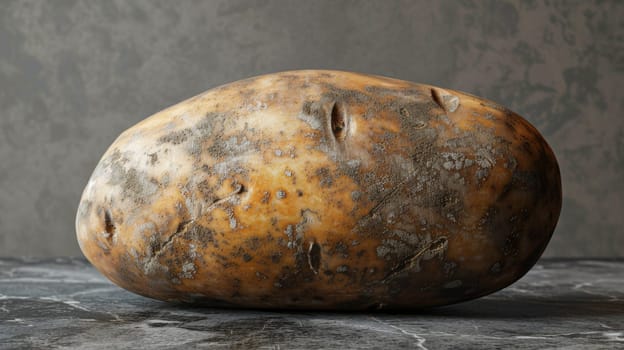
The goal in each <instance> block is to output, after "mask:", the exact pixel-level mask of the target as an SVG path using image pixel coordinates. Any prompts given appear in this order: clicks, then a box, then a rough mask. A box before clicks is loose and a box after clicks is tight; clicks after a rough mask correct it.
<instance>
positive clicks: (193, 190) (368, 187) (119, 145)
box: [76, 70, 561, 309]
mask: <svg viewBox="0 0 624 350" xmlns="http://www.w3.org/2000/svg"><path fill="white" fill-rule="evenodd" d="M560 181H561V180H560V174H559V168H558V165H557V161H556V159H555V156H554V154H553V151H552V150H551V149H550V147H549V146H548V144H547V143H546V141H545V140H544V139H543V138H542V136H541V135H540V134H539V132H538V131H537V130H536V129H535V128H534V127H533V126H531V125H530V124H529V123H528V122H527V121H526V120H524V119H523V118H522V117H520V116H518V115H517V114H515V113H513V112H511V111H509V110H508V109H506V108H504V107H501V106H499V105H497V104H495V103H493V102H490V101H487V100H484V99H481V98H478V97H475V96H472V95H468V94H465V93H461V92H458V91H453V90H444V89H440V88H437V87H433V86H429V85H421V84H414V83H410V82H406V81H401V80H395V79H389V78H383V77H378V76H371V75H363V74H356V73H348V72H339V71H314V70H308V71H293V72H284V73H278V74H270V75H265V76H260V77H255V78H251V79H247V80H242V81H238V82H234V83H231V84H228V85H224V86H221V87H218V88H215V89H212V90H209V91H207V92H205V93H203V94H201V95H198V96H196V97H193V98H191V99H189V100H186V101H184V102H181V103H179V104H177V105H175V106H173V107H170V108H168V109H166V110H164V111H162V112H159V113H156V114H155V115H153V116H151V117H149V118H147V119H145V120H144V121H142V122H140V123H139V124H137V125H135V126H134V127H132V128H130V129H128V130H127V131H125V132H124V133H123V134H121V136H119V138H118V139H117V140H116V141H115V142H114V143H113V145H112V146H111V147H110V148H109V149H108V151H107V152H106V153H105V154H104V156H103V158H102V160H101V161H100V163H99V164H98V166H97V167H96V169H95V171H94V173H93V175H92V177H91V179H90V180H89V182H88V185H87V186H86V189H85V190H84V194H83V196H82V200H81V202H80V206H79V208H78V214H77V218H76V229H77V236H78V241H79V243H80V247H81V249H82V251H83V252H84V254H85V256H86V257H87V258H88V259H89V261H91V263H93V265H94V266H95V267H96V268H97V269H98V270H99V271H101V272H102V273H103V274H104V275H105V276H107V277H108V278H110V279H111V280H112V281H113V282H114V283H116V284H118V285H119V286H121V287H123V288H126V289H128V290H130V291H132V292H135V293H138V294H141V295H144V296H148V297H151V298H155V299H160V300H165V301H180V302H196V303H202V304H205V305H213V306H214V305H216V306H231V307H252V308H285V309H379V308H390V309H392V308H421V307H428V306H435V305H443V304H449V303H455V302H459V301H463V300H468V299H472V298H476V297H479V296H482V295H485V294H488V293H492V292H494V291H496V290H498V289H501V288H503V287H505V286H507V285H509V284H511V283H513V282H514V281H516V280H517V279H518V278H520V277H521V276H522V275H523V274H525V273H526V272H527V271H528V270H529V269H530V268H531V266H532V265H533V264H534V263H535V262H536V261H537V259H538V258H539V257H540V255H541V253H542V252H543V250H544V248H545V247H546V244H547V243H548V241H549V239H550V237H551V235H552V232H553V230H554V228H555V225H556V222H557V219H558V216H559V212H560V207H561V182H560Z"/></svg>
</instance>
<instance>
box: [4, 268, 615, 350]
mask: <svg viewBox="0 0 624 350" xmlns="http://www.w3.org/2000/svg"><path fill="white" fill-rule="evenodd" d="M33 348H34V349H37V348H45V349H54V348H59V349H114V348H138V349H143V348H146V349H171V348H184V349H189V348H217V349H221V348H235V349H236V348H239V349H255V348H259V349H317V348H322V349H345V348H362V349H379V348H415V349H451V348H497V349H499V348H519V349H537V348H539V349H549V348H565V349H617V348H622V349H624V260H622V259H620V260H553V259H547V260H541V261H540V262H539V263H538V264H537V265H536V266H535V267H534V268H533V269H532V270H531V271H530V272H529V273H528V274H527V275H526V276H525V277H523V278H522V279H521V280H520V281H518V282H517V283H515V284H514V285H512V286H510V287H508V288H506V289H504V290H502V291H500V292H497V293H494V294H492V295H490V296H487V297H485V298H481V299H478V300H474V301H471V302H466V303H462V304H457V305H452V306H447V307H441V308H436V309H431V310H426V311H422V312H418V313H326V312H298V313H295V312H279V311H272V312H268V311H257V310H226V309H208V308H197V307H192V306H183V305H171V304H166V303H162V302H159V301H154V300H151V299H146V298H143V297H140V296H137V295H134V294H131V293H129V292H126V291H125V290H123V289H121V288H118V287H116V286H115V285H113V284H112V283H110V282H109V281H108V280H106V279H105V278H104V277H103V276H101V275H100V274H99V273H98V272H97V271H96V270H95V269H94V268H93V267H91V266H90V265H89V264H88V263H87V262H86V261H84V260H82V259H70V258H62V259H53V260H50V259H47V260H37V259H0V349H33Z"/></svg>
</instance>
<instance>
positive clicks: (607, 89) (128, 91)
mask: <svg viewBox="0 0 624 350" xmlns="http://www.w3.org/2000/svg"><path fill="white" fill-rule="evenodd" d="M301 68H327V69H342V70H351V71H360V72H366V73H372V74H379V75H386V76H391V77H396V78H401V79H405V80H411V81H415V82H422V83H430V84H434V85H438V86H442V87H448V88H454V89H458V90H463V91H466V92H470V93H473V94H476V95H479V96H483V97H487V98H490V99H492V100H495V101H497V102H500V103H502V104H504V105H506V106H508V107H509V108H511V109H512V110H515V111H516V112H518V113H520V114H521V115H523V116H525V117H526V118H527V119H528V120H529V121H530V122H532V123H533V124H534V125H535V126H536V127H537V128H538V129H539V130H540V131H541V132H542V133H543V134H544V135H545V137H546V139H547V140H548V141H549V143H550V144H551V146H552V147H553V149H554V150H555V153H556V154H557V156H558V159H559V162H560V166H561V171H562V176H563V186H564V187H563V188H564V205H563V211H562V216H561V219H560V222H559V225H558V228H557V230H556V232H555V235H554V237H553V240H552V241H551V244H550V246H549V247H548V249H547V251H546V253H545V254H546V255H547V256H624V253H623V251H624V249H622V248H624V234H623V232H622V230H623V229H622V227H624V213H623V211H624V210H623V209H624V205H623V201H624V185H623V184H622V182H623V181H624V98H623V97H624V94H623V92H622V90H623V88H624V84H623V82H624V1H617V0H616V1H553V0H551V1H544V2H541V1H530V0H526V1H504V0H500V1H487V0H478V1H477V0H474V1H469V0H465V1H358V2H355V1H273V0H265V1H247V0H235V1H233V0H222V1H164V0H163V1H95V0H94V1H6V0H3V1H1V2H0V256H17V255H37V256H57V255H79V254H80V251H79V249H78V245H77V244H76V242H75V233H74V215H75V210H76V207H77V204H78V200H79V198H80V194H81V191H82V189H83V187H84V186H85V184H86V182H87V180H88V178H89V176H90V173H91V171H92V170H93V169H94V167H95V165H96V163H97V161H98V160H99V157H100V156H101V155H102V153H103V152H104V150H105V149H106V148H107V147H108V145H109V144H110V143H111V142H112V141H113V140H114V139H115V137H116V136H117V135H118V134H119V133H120V132H122V131H123V130H124V129H126V128H128V127H130V126H131V125H133V124H135V123H137V122H138V121H140V120H141V119H143V118H145V117H147V116H149V115H150V114H152V113H154V112H157V111H159V110H161V109H163V108H165V107H167V106H169V105H172V104H174V103H176V102H178V101H180V100H182V99H185V98H187V97H190V96H193V95H195V94H198V93H200V92H202V91H204V90H206V89H209V88H211V87H214V86H217V85H220V84H223V83H226V82H230V81H234V80H237V79H240V78H245V77H248V76H253V75H258V74H263V73H269V72H275V71H282V70H290V69H301Z"/></svg>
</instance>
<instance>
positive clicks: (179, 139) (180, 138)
mask: <svg viewBox="0 0 624 350" xmlns="http://www.w3.org/2000/svg"><path fill="white" fill-rule="evenodd" d="M192 132H193V131H192V130H191V129H189V128H187V129H182V130H180V131H174V132H171V133H169V134H167V135H164V136H161V137H160V138H159V139H158V143H160V144H163V143H171V144H174V145H179V144H181V143H183V142H185V141H186V140H187V139H188V137H189V136H190V135H191V134H192Z"/></svg>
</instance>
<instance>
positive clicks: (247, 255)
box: [243, 253, 253, 262]
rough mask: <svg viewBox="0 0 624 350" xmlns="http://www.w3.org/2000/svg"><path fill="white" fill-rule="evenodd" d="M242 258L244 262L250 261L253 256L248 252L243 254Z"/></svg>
mask: <svg viewBox="0 0 624 350" xmlns="http://www.w3.org/2000/svg"><path fill="white" fill-rule="evenodd" d="M243 260H244V261H245V262H250V261H251V260H253V257H252V256H251V255H249V254H248V253H245V254H243Z"/></svg>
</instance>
